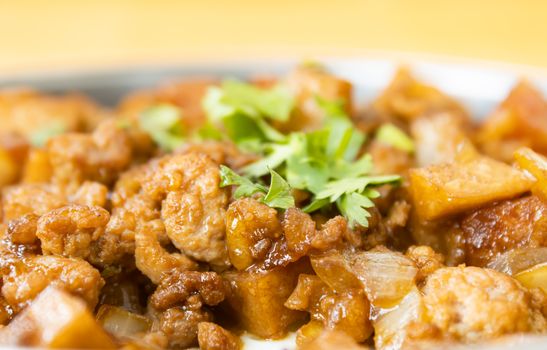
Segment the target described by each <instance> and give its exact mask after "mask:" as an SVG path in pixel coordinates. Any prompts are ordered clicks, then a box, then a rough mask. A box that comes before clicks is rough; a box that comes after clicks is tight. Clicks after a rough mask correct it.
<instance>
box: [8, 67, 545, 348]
mask: <svg viewBox="0 0 547 350" xmlns="http://www.w3.org/2000/svg"><path fill="white" fill-rule="evenodd" d="M363 84H364V85H365V86H366V82H363ZM545 155H547V101H546V100H545V98H544V97H543V96H542V95H541V93H540V92H538V90H537V89H536V88H534V86H533V85H531V84H530V83H528V82H526V81H523V82H520V83H519V84H517V85H516V86H515V87H514V88H513V90H512V91H511V92H510V93H509V95H508V96H507V98H506V99H505V100H504V101H503V102H501V104H500V105H499V106H498V107H497V108H496V110H495V111H493V112H492V113H491V114H490V115H489V116H487V117H486V118H485V119H484V120H483V121H480V122H476V121H475V119H472V118H471V117H470V115H469V114H468V112H467V111H466V110H465V109H464V108H463V107H462V106H461V105H460V104H459V103H458V102H457V101H455V100H454V99H452V98H451V97H449V96H447V95H445V94H443V93H442V92H441V91H439V90H438V89H436V88H435V87H432V86H429V85H427V84H426V83H423V82H420V81H418V80H416V79H415V78H414V77H413V76H412V74H411V73H410V72H409V70H407V69H405V68H403V69H400V70H399V71H398V72H397V74H396V75H395V77H394V78H393V81H392V82H391V84H390V85H389V86H388V87H387V88H386V90H385V91H383V92H382V93H381V94H380V96H378V97H377V98H376V99H375V100H374V101H373V102H372V103H371V104H369V105H366V106H359V105H356V104H355V103H354V101H353V91H352V85H351V84H350V83H349V82H347V81H345V80H343V79H341V78H338V77H336V76H334V75H332V74H330V73H329V72H328V71H327V70H326V69H325V68H323V67H322V66H320V65H318V64H310V63H308V64H304V65H302V66H299V67H297V68H296V69H295V70H294V71H293V72H292V73H290V74H289V75H288V76H286V77H283V78H272V77H254V78H252V79H250V80H248V81H239V80H218V79H214V78H210V79H203V78H200V79H187V80H184V81H180V82H176V83H170V84H167V85H164V86H161V87H159V88H156V89H152V90H149V91H138V92H135V93H133V94H131V95H129V96H127V97H126V98H125V99H123V100H122V101H121V102H120V103H119V105H118V106H117V107H116V108H114V109H108V108H106V107H103V106H99V105H97V104H96V103H94V102H92V101H90V100H89V99H88V98H86V97H84V96H80V95H64V96H52V95H45V94H42V93H39V92H36V91H32V90H26V89H25V90H22V89H17V90H5V91H1V92H0V191H1V202H0V272H1V277H2V279H1V285H0V287H1V288H0V324H1V326H0V344H1V345H4V346H7V345H12V346H31V347H32V346H35V347H57V348H59V347H61V348H105V349H108V348H124V349H163V348H168V349H186V348H192V347H197V346H199V347H200V348H201V349H206V350H208V349H209V350H212V349H219V350H236V349H241V348H242V346H243V343H242V340H241V336H242V335H246V336H252V337H257V338H260V339H281V338H283V337H285V336H287V334H289V333H290V332H294V331H295V332H296V343H297V347H298V348H299V349H342V348H344V349H365V348H376V349H400V348H403V349H405V348H407V349H414V348H419V347H421V346H433V347H435V346H438V345H439V343H442V344H455V343H477V342H481V341H488V340H494V339H503V338H501V337H505V336H510V335H514V334H521V333H526V334H545V333H547V318H546V317H547V295H546V294H545V293H547V264H546V263H547V215H546V214H547V158H545ZM435 344H436V345H435ZM443 346H445V345H443Z"/></svg>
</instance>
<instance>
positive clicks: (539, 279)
mask: <svg viewBox="0 0 547 350" xmlns="http://www.w3.org/2000/svg"><path fill="white" fill-rule="evenodd" d="M515 278H516V279H517V281H519V282H520V283H522V284H523V285H524V286H525V287H527V288H540V289H541V290H542V291H543V292H544V293H547V264H541V265H537V266H534V267H532V268H531V269H529V270H525V271H522V272H519V273H517V274H516V275H515Z"/></svg>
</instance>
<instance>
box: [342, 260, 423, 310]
mask: <svg viewBox="0 0 547 350" xmlns="http://www.w3.org/2000/svg"><path fill="white" fill-rule="evenodd" d="M350 264H351V268H352V271H353V273H354V274H355V275H356V276H357V278H358V279H359V280H360V281H361V283H362V284H363V287H364V289H365V293H366V295H367V297H368V299H369V300H370V302H371V304H372V305H373V306H375V307H382V308H389V307H392V306H394V305H396V304H397V303H399V302H400V301H401V299H402V298H404V297H405V295H407V294H408V292H409V291H410V290H411V289H412V288H413V287H414V286H415V278H416V274H417V272H418V269H417V268H416V266H415V265H414V263H413V262H412V260H410V259H409V258H407V257H406V256H404V255H402V254H401V253H397V252H391V251H388V250H386V251H368V252H363V253H359V254H357V255H355V257H353V259H352V260H351V262H350Z"/></svg>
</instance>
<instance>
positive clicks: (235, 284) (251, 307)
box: [222, 259, 310, 338]
mask: <svg viewBox="0 0 547 350" xmlns="http://www.w3.org/2000/svg"><path fill="white" fill-rule="evenodd" d="M309 272H310V267H309V263H308V262H307V261H306V260H304V259H301V260H299V261H297V262H295V263H291V264H288V265H287V266H280V267H276V268H273V269H270V270H260V269H254V268H251V269H247V270H246V271H227V272H224V273H223V274H222V277H223V278H224V279H225V280H226V284H227V294H226V300H227V304H228V308H229V312H230V314H231V315H233V316H234V318H235V319H236V320H237V321H239V324H240V325H241V326H242V327H243V328H244V329H246V330H248V331H249V332H251V333H253V334H255V335H257V336H259V337H262V338H282V337H283V336H284V335H285V334H286V333H287V331H288V328H289V326H291V325H292V324H295V323H296V322H299V321H302V320H303V319H304V318H305V316H306V314H305V313H304V312H301V311H295V310H290V309H288V308H287V307H285V306H284V303H285V301H286V300H287V298H288V297H289V295H291V293H292V291H293V290H294V287H295V286H296V284H297V281H298V276H299V275H300V274H301V273H309Z"/></svg>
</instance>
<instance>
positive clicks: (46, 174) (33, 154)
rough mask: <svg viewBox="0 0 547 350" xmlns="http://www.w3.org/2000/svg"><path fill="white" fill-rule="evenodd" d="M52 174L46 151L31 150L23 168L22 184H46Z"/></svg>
mask: <svg viewBox="0 0 547 350" xmlns="http://www.w3.org/2000/svg"><path fill="white" fill-rule="evenodd" d="M52 173H53V169H52V167H51V164H50V162H49V155H48V153H47V151H46V150H44V149H40V148H35V149H32V150H31V151H30V153H29V155H28V159H27V162H26V163H25V167H24V168H23V182H27V183H40V182H47V181H49V179H50V178H51V175H52Z"/></svg>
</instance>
